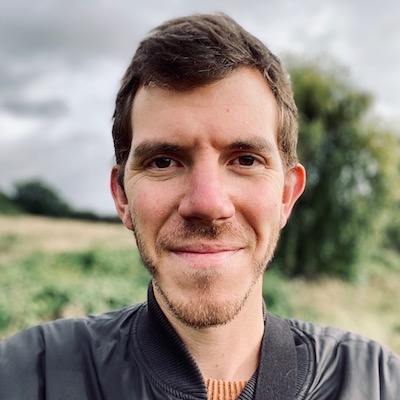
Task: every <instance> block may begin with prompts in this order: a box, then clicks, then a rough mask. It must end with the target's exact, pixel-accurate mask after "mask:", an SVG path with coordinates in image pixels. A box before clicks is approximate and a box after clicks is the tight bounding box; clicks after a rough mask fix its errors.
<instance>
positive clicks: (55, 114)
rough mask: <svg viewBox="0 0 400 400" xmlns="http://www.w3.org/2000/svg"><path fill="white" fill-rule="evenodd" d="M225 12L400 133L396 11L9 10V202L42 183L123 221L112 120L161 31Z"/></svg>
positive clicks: (117, 0) (1, 43)
mask: <svg viewBox="0 0 400 400" xmlns="http://www.w3.org/2000/svg"><path fill="white" fill-rule="evenodd" d="M210 12H225V13H227V14H229V15H231V16H232V17H233V18H235V19H236V20H237V21H238V22H239V23H240V24H241V25H243V26H244V27H245V28H246V29H247V30H248V31H250V32H251V33H252V34H254V35H255V36H257V37H259V38H260V39H261V40H262V41H263V42H264V43H265V44H266V45H267V46H268V47H269V48H270V49H271V50H272V51H273V52H274V53H275V54H277V55H278V56H279V57H280V58H282V59H286V58H287V57H288V56H291V55H295V56H296V57H298V58H300V59H303V58H304V59H309V58H313V57H316V58H319V59H326V60H328V62H331V61H330V60H333V61H334V62H335V63H338V64H339V65H340V66H342V67H343V68H344V70H346V71H347V73H348V75H349V78H350V80H351V82H352V83H354V84H355V85H356V86H357V87H358V88H360V89H361V90H365V91H367V92H369V93H370V94H371V95H372V96H373V97H374V99H375V102H374V106H373V107H374V108H373V111H374V114H376V115H377V116H379V118H382V120H384V121H385V122H387V123H388V124H389V125H390V126H393V127H395V129H397V126H398V125H399V123H400V2H399V1H398V0H325V1H324V0H302V1H298V0H280V1H276V0H275V1H270V0H246V1H243V0H241V1H238V0H202V1H195V0H192V1H190V0H146V1H135V0H113V1H111V0H108V1H106V0H90V1H89V0H69V1H65V0H40V1H37V2H33V1H31V0H12V1H7V0H0V191H4V192H6V193H9V194H11V193H12V190H13V188H14V185H15V183H17V182H21V181H26V180H30V179H36V178H38V179H41V180H43V181H45V182H47V183H48V184H49V185H51V186H52V187H54V188H55V189H56V190H57V192H58V193H59V194H60V195H61V196H62V197H63V198H64V199H65V200H66V201H67V202H68V203H69V204H70V205H72V206H73V207H74V208H77V209H80V210H92V211H94V212H97V213H99V214H108V215H109V214H114V213H115V209H114V205H113V201H112V197H111V195H110V191H109V175H110V169H111V167H112V165H113V163H114V158H113V143H112V138H111V127H112V113H113V110H114V101H115V96H116V93H117V91H118V88H119V82H120V79H121V77H122V75H123V73H124V72H125V70H126V68H127V66H128V64H129V62H130V60H131V58H132V56H133V54H134V52H135V50H136V47H137V45H138V43H139V41H140V40H141V39H143V37H144V36H145V35H146V34H147V32H148V31H149V30H150V29H151V28H153V27H155V26H156V25H158V24H160V23H161V22H164V21H165V20H168V19H170V18H174V17H178V16H183V15H187V14H192V13H210Z"/></svg>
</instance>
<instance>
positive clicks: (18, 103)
mask: <svg viewBox="0 0 400 400" xmlns="http://www.w3.org/2000/svg"><path fill="white" fill-rule="evenodd" d="M0 108H2V109H3V110H4V111H5V112H9V113H11V114H14V115H15V116H16V117H21V116H28V117H35V116H38V117H42V118H56V117H61V116H62V115H65V114H66V113H67V111H68V107H67V105H66V104H65V102H64V101H63V100H59V99H48V100H46V101H41V102H37V101H27V100H25V99H19V98H11V99H8V100H4V101H3V102H2V103H1V104H0Z"/></svg>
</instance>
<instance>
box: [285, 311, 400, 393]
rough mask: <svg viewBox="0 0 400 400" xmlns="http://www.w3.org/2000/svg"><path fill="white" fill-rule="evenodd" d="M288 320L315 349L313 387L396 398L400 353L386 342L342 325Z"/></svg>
mask: <svg viewBox="0 0 400 400" xmlns="http://www.w3.org/2000/svg"><path fill="white" fill-rule="evenodd" d="M287 322H288V324H289V326H290V328H291V330H292V332H293V333H294V335H295V337H297V338H300V340H301V341H304V342H308V343H309V346H310V347H311V350H312V352H313V360H312V361H313V362H314V364H315V367H314V379H313V383H312V385H313V387H314V390H317V391H318V390H319V389H321V387H324V388H325V389H324V390H326V388H327V387H329V390H331V391H333V392H334V393H336V395H338V393H341V394H342V395H344V393H346V395H354V394H358V395H360V394H362V393H364V392H365V394H368V393H381V396H382V397H377V398H381V399H391V398H395V397H394V394H395V393H399V392H400V357H399V356H398V355H397V354H395V353H394V352H392V351H391V350H389V349H388V348H386V347H385V346H382V345H381V344H379V343H377V342H375V341H373V340H370V339H368V338H366V337H363V336H361V335H358V334H355V333H352V332H347V331H344V330H341V329H336V328H332V327H324V326H320V325H317V324H313V323H309V322H304V321H299V320H293V319H290V320H287ZM335 391H340V392H335ZM342 391H343V393H342ZM382 393H383V395H382ZM391 395H393V397H391ZM327 398H329V397H327Z"/></svg>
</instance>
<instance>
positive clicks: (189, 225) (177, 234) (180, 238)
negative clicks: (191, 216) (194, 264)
mask: <svg viewBox="0 0 400 400" xmlns="http://www.w3.org/2000/svg"><path fill="white" fill-rule="evenodd" d="M249 235H250V233H249V231H248V229H244V227H241V226H240V225H238V224H233V223H231V222H224V223H222V224H208V225H205V224H204V223H200V222H198V221H187V220H185V221H182V222H181V223H180V224H179V225H178V226H175V227H174V228H173V229H169V230H168V231H166V232H163V234H162V235H160V236H159V238H158V239H157V242H156V249H163V248H170V247H174V246H175V245H180V244H182V243H187V242H188V241H189V242H190V241H197V240H208V241H216V240H220V241H227V242H233V243H237V242H239V243H247V242H249V239H254V238H255V236H256V235H255V233H254V234H253V235H252V237H251V238H249Z"/></svg>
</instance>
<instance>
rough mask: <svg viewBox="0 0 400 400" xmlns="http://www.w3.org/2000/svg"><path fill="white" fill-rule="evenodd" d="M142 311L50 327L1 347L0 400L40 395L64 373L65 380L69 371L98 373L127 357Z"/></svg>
mask: <svg viewBox="0 0 400 400" xmlns="http://www.w3.org/2000/svg"><path fill="white" fill-rule="evenodd" d="M140 308H141V305H135V306H130V307H126V308H124V309H121V310H119V311H114V312H110V313H106V314H102V315H98V316H89V317H82V318H74V319H61V320H57V321H52V322H48V323H44V324H41V325H38V326H35V327H31V328H28V329H26V330H24V331H21V332H19V333H17V334H16V335H14V336H11V337H10V338H8V339H6V340H4V341H3V342H1V343H0V398H6V397H2V396H3V395H4V396H5V394H4V393H7V394H8V392H7V390H10V393H13V395H14V394H15V393H16V391H18V390H19V391H20V392H18V393H20V394H21V396H23V395H25V390H26V391H27V392H28V391H32V390H33V391H35V392H40V390H41V389H40V388H41V387H43V385H44V382H45V380H46V379H49V377H52V380H53V381H54V382H57V381H58V379H60V380H62V377H61V374H62V373H63V374H64V380H65V371H79V370H82V369H85V368H86V369H87V370H90V369H93V367H94V368H96V369H97V366H98V365H101V364H102V362H103V361H104V360H109V359H111V358H114V357H115V355H116V353H119V352H121V351H122V352H123V351H124V347H126V343H127V342H128V337H129V332H130V326H131V321H132V320H133V319H134V317H135V314H136V313H137V312H138V311H139V310H140ZM58 371H59V372H60V373H58ZM71 373H72V372H71ZM58 375H60V377H58ZM22 376H23V377H24V379H23V381H22V382H21V384H20V386H19V387H16V385H15V382H20V381H21V379H20V378H21V377H22ZM28 397H29V396H28ZM28 397H26V398H28ZM10 398H24V397H10Z"/></svg>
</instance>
